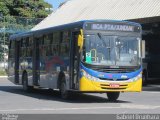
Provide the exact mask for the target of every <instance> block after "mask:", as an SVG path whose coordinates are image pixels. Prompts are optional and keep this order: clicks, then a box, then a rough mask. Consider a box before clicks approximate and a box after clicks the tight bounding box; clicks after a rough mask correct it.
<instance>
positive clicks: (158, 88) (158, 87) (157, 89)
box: [143, 84, 160, 92]
mask: <svg viewBox="0 0 160 120" xmlns="http://www.w3.org/2000/svg"><path fill="white" fill-rule="evenodd" d="M143 91H155V92H160V85H155V84H150V85H147V86H144V87H143Z"/></svg>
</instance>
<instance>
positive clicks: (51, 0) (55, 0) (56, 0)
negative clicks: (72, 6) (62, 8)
mask: <svg viewBox="0 0 160 120" xmlns="http://www.w3.org/2000/svg"><path fill="white" fill-rule="evenodd" d="M45 1H46V2H48V3H50V4H52V6H53V8H54V9H57V8H58V6H59V5H60V3H62V2H64V1H65V0H45Z"/></svg>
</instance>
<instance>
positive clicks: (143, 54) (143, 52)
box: [142, 40, 146, 58]
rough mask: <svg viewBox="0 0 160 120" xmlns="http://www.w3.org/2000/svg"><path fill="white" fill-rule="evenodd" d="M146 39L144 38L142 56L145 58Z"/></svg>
mask: <svg viewBox="0 0 160 120" xmlns="http://www.w3.org/2000/svg"><path fill="white" fill-rule="evenodd" d="M145 51H146V49H145V40H142V58H145Z"/></svg>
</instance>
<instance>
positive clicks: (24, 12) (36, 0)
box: [0, 0, 52, 18]
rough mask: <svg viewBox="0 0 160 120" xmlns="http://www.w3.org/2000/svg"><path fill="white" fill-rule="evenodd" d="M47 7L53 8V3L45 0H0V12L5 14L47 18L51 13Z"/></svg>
mask: <svg viewBox="0 0 160 120" xmlns="http://www.w3.org/2000/svg"><path fill="white" fill-rule="evenodd" d="M46 8H52V5H50V4H49V3H47V2H44V0H0V12H2V13H3V15H4V16H6V15H10V16H20V17H33V18H38V17H41V18H45V17H47V15H48V14H49V13H51V11H47V10H46ZM41 12H42V13H41Z"/></svg>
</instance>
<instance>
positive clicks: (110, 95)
mask: <svg viewBox="0 0 160 120" xmlns="http://www.w3.org/2000/svg"><path fill="white" fill-rule="evenodd" d="M119 95H120V92H107V97H108V100H109V101H116V100H117V99H118V97H119Z"/></svg>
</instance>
